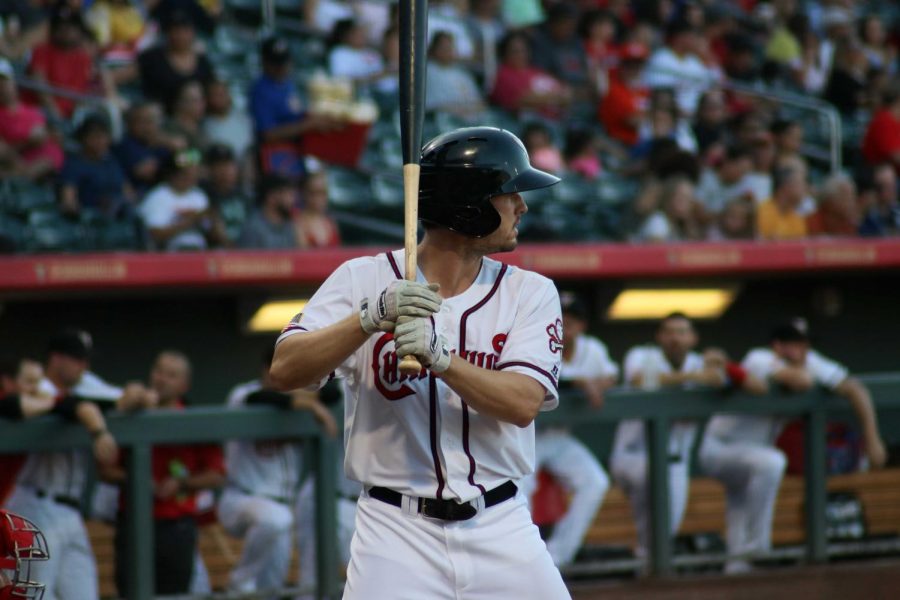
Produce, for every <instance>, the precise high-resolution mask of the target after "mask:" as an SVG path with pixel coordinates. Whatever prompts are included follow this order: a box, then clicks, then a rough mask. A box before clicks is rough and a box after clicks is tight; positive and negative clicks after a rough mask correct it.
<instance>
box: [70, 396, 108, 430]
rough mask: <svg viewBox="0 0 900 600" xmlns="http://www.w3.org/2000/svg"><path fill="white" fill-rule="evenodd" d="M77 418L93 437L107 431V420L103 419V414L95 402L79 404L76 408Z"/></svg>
mask: <svg viewBox="0 0 900 600" xmlns="http://www.w3.org/2000/svg"><path fill="white" fill-rule="evenodd" d="M75 416H76V417H77V418H78V422H79V423H81V424H82V425H83V426H84V428H85V429H87V430H88V432H89V433H90V434H91V435H95V434H97V433H98V432H101V431H105V430H106V419H104V418H103V413H102V412H100V409H99V408H98V407H97V405H96V404H94V403H93V402H87V401H84V402H79V403H78V406H77V407H76V408H75Z"/></svg>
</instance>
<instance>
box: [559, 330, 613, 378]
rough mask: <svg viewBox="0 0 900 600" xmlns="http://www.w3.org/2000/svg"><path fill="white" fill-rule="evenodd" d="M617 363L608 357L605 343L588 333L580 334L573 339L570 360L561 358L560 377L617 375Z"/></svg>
mask: <svg viewBox="0 0 900 600" xmlns="http://www.w3.org/2000/svg"><path fill="white" fill-rule="evenodd" d="M618 376H619V365H617V364H616V363H615V362H614V361H613V360H612V359H611V358H610V357H609V350H607V349H606V345H605V344H604V343H603V342H601V341H600V340H598V339H597V338H595V337H593V336H590V335H580V336H578V337H577V338H576V339H575V351H574V352H572V358H571V360H568V361H567V360H565V359H563V361H562V365H561V367H560V372H559V378H560V379H595V378H597V377H618Z"/></svg>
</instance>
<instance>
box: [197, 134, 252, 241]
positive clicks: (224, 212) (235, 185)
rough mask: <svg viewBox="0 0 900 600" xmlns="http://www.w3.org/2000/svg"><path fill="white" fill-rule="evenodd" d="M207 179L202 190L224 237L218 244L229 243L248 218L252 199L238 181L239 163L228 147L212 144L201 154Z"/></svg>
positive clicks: (239, 179) (239, 232)
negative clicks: (203, 154)
mask: <svg viewBox="0 0 900 600" xmlns="http://www.w3.org/2000/svg"><path fill="white" fill-rule="evenodd" d="M204 162H205V163H206V181H204V183H203V191H205V192H206V196H207V197H208V198H209V207H210V217H211V218H212V219H214V220H219V221H221V227H222V228H223V230H224V233H225V237H224V239H220V240H218V241H219V244H220V245H222V246H225V247H232V246H234V245H235V244H237V240H238V238H239V237H240V235H241V229H242V228H243V226H244V223H245V222H246V221H247V217H248V213H249V212H250V210H249V209H250V206H251V203H250V201H249V199H248V198H247V195H246V194H245V193H244V186H243V185H242V184H241V174H240V167H239V166H238V161H237V158H236V157H235V153H234V151H233V150H232V149H231V147H229V146H226V145H224V144H213V145H211V146H210V147H209V148H208V149H207V150H206V154H205V156H204Z"/></svg>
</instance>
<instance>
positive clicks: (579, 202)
mask: <svg viewBox="0 0 900 600" xmlns="http://www.w3.org/2000/svg"><path fill="white" fill-rule="evenodd" d="M550 190H551V191H552V193H553V197H554V199H555V200H556V201H557V202H560V203H561V204H563V205H565V206H569V207H573V208H575V207H579V206H583V205H585V204H588V203H590V202H591V201H592V200H593V199H594V198H595V197H596V189H595V187H594V185H593V183H592V182H590V181H587V180H586V179H583V178H581V177H579V176H578V175H569V174H566V175H564V176H563V177H562V180H561V181H560V182H559V183H557V184H556V185H554V186H553V187H551V188H550Z"/></svg>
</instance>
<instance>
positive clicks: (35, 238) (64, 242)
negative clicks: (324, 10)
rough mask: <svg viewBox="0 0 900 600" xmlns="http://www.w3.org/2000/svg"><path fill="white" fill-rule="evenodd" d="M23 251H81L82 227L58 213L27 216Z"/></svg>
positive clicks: (82, 241) (50, 212) (83, 237)
mask: <svg viewBox="0 0 900 600" xmlns="http://www.w3.org/2000/svg"><path fill="white" fill-rule="evenodd" d="M24 241H25V249H26V250H28V251H30V252H76V251H79V250H83V249H84V247H85V246H86V245H88V244H86V243H85V235H84V226H83V225H82V224H81V223H80V222H78V221H74V220H72V219H67V218H65V217H63V216H62V215H61V214H60V213H59V212H58V211H56V210H52V211H36V212H33V213H31V214H30V215H29V216H28V226H27V227H26V228H25V240H24Z"/></svg>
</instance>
